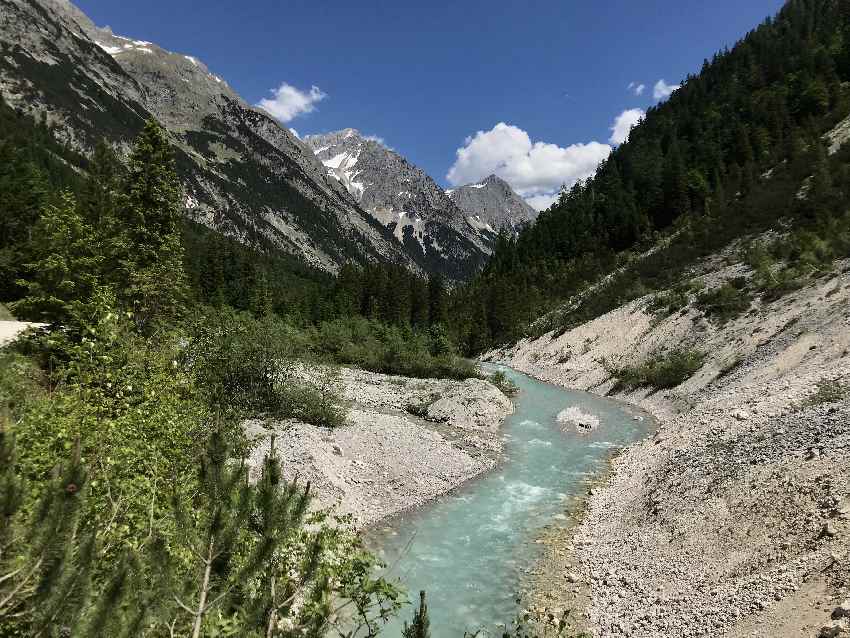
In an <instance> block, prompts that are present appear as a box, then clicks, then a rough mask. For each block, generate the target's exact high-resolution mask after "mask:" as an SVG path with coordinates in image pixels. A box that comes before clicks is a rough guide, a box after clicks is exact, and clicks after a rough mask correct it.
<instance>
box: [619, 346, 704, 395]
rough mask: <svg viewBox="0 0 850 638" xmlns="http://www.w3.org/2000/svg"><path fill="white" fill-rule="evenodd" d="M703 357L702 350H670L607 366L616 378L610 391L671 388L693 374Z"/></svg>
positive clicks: (700, 365)
mask: <svg viewBox="0 0 850 638" xmlns="http://www.w3.org/2000/svg"><path fill="white" fill-rule="evenodd" d="M705 357H706V355H705V353H703V352H699V351H698V350H674V351H673V352H669V353H667V354H664V355H656V356H654V357H652V358H651V359H649V360H648V361H645V362H644V363H641V364H639V365H637V366H626V367H624V368H615V369H609V370H608V371H609V373H610V374H611V376H613V377H614V378H616V379H617V383H616V384H615V385H614V387H613V388H612V389H611V390H612V392H619V391H621V390H632V389H635V388H652V389H654V390H662V389H666V388H675V387H676V386H678V385H680V384H682V383H684V382H685V381H686V380H688V379H690V378H691V377H692V376H694V373H695V372H696V371H697V370H699V369H700V368H701V367H702V364H703V363H704V362H705Z"/></svg>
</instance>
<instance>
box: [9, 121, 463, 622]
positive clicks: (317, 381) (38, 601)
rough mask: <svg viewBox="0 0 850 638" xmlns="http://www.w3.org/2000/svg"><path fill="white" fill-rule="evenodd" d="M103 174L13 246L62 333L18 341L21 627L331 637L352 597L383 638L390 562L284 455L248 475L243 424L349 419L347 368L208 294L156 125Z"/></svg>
mask: <svg viewBox="0 0 850 638" xmlns="http://www.w3.org/2000/svg"><path fill="white" fill-rule="evenodd" d="M36 139H37V138H36ZM28 167H29V168H28ZM4 168H9V167H8V166H7V167H4ZM30 168H31V165H30V164H28V163H26V162H23V163H21V164H19V165H17V169H20V171H22V172H23V174H28V171H30ZM89 169H90V170H89V172H88V173H87V176H86V177H84V178H78V177H75V176H74V175H71V176H70V177H69V180H68V183H66V184H62V185H61V187H62V188H61V190H57V191H55V192H54V191H52V190H51V189H50V188H49V184H48V183H47V182H44V185H45V188H44V192H43V199H42V201H41V202H40V203H39V207H38V209H37V210H34V214H35V215H36V219H35V221H34V225H33V226H32V228H31V232H29V233H28V235H29V240H28V241H25V242H23V244H22V245H21V246H17V247H9V246H6V247H5V248H6V249H8V250H13V249H14V250H16V251H17V252H16V253H15V254H16V257H15V259H16V260H17V259H24V255H25V256H26V258H25V260H24V261H23V265H22V264H21V263H18V262H17V261H15V262H14V263H13V262H12V261H10V262H8V263H9V266H10V268H12V269H13V270H14V271H15V272H16V277H17V279H16V284H15V287H14V288H7V289H6V294H8V296H9V297H10V298H12V299H13V300H14V301H13V307H14V308H15V309H16V310H17V311H18V312H20V313H22V315H23V316H24V317H26V318H33V319H40V320H42V321H45V322H47V323H48V324H50V327H49V328H47V329H44V330H38V331H35V332H34V333H32V334H30V335H29V336H26V337H24V338H22V339H21V340H19V341H18V342H17V343H15V344H13V346H12V347H11V348H6V349H4V350H3V351H2V352H0V438H2V440H0V457H2V468H0V480H1V481H2V483H0V485H2V491H0V497H2V504H3V508H2V520H0V616H2V626H3V630H2V633H3V635H4V636H53V635H86V636H124V635H126V636H136V635H141V634H144V635H147V636H154V637H156V636H169V635H192V636H199V635H206V636H212V635H239V636H273V635H292V634H293V633H298V634H302V635H311V636H319V635H324V634H325V633H326V632H327V631H328V630H329V629H330V625H331V624H333V623H335V622H337V620H336V619H337V615H336V611H337V606H338V605H339V604H345V605H349V606H352V607H353V609H354V610H355V614H354V617H355V618H357V619H359V620H358V621H356V622H363V623H365V624H366V625H369V627H370V629H369V632H370V633H373V629H374V628H376V627H379V626H380V624H381V622H382V620H383V619H386V618H387V617H388V616H389V615H390V614H393V613H395V612H396V611H397V610H398V608H399V606H400V600H401V599H400V596H399V592H398V591H397V590H396V589H395V588H394V587H393V586H390V585H389V584H388V583H387V582H385V581H383V580H381V579H376V578H375V577H374V573H375V570H376V567H377V561H376V559H375V558H374V557H372V556H371V555H370V554H368V553H366V552H365V551H364V550H363V549H362V547H361V545H360V541H359V539H358V538H357V537H356V536H354V535H353V534H352V533H350V532H347V531H345V530H346V529H347V528H345V527H339V528H337V527H329V526H328V521H327V519H326V515H311V516H310V517H307V515H306V511H307V509H306V508H307V504H308V502H309V486H305V487H304V488H302V487H299V486H297V485H296V484H292V483H287V482H285V481H283V480H282V479H281V477H280V468H279V463H278V461H277V459H276V458H275V456H274V452H272V454H271V456H270V457H269V458H267V459H266V461H265V464H264V466H263V472H262V476H261V478H260V480H259V481H258V482H257V483H256V484H253V485H252V484H250V483H249V482H248V481H247V480H246V478H247V472H248V466H247V465H246V464H245V463H244V461H243V460H242V459H244V457H245V455H246V454H248V453H249V452H250V445H249V443H248V441H247V440H246V439H245V436H244V434H243V432H242V429H241V425H240V424H241V421H242V420H243V419H245V418H246V417H259V418H268V417H280V416H295V417H297V418H302V419H304V420H307V421H310V422H313V423H318V424H321V425H325V426H335V425H340V424H341V423H342V422H344V419H345V411H344V406H343V405H342V403H341V400H340V398H339V397H338V396H337V394H336V386H337V383H336V379H335V377H334V372H333V368H324V370H326V372H320V373H318V374H312V376H308V377H305V378H303V379H302V378H301V376H303V375H296V374H295V373H294V370H295V369H296V368H297V366H298V365H299V364H296V363H294V362H293V358H294V357H296V356H300V357H306V356H308V355H310V354H312V350H313V349H312V346H311V343H310V341H309V326H307V325H298V324H296V323H295V322H294V321H290V320H286V319H282V318H280V317H278V316H276V315H274V314H269V313H267V312H265V311H263V312H261V311H260V308H261V307H260V306H258V307H257V311H256V312H255V313H254V314H251V313H249V312H238V311H235V310H233V309H230V308H227V307H226V306H222V307H219V308H215V307H211V306H201V305H198V304H197V303H196V302H195V299H196V292H195V291H193V290H192V287H191V285H190V284H189V282H190V281H191V278H190V277H189V276H187V274H186V271H185V269H184V259H183V255H184V253H183V247H182V241H183V234H182V232H181V225H180V219H181V215H182V207H181V205H180V201H179V196H178V195H179V191H178V189H177V181H176V177H175V168H174V164H173V162H172V160H171V156H170V152H169V149H168V144H167V142H166V140H165V137H164V135H163V132H162V131H161V129H160V128H159V127H158V126H157V125H156V124H154V123H152V122H149V123H148V124H146V125H145V127H144V129H143V131H142V132H141V133H140V135H139V138H138V140H137V142H136V145H135V147H134V150H133V153H132V155H131V160H130V163H129V165H128V167H127V169H126V170H123V169H121V167H120V166H119V165H118V164H117V163H116V162H115V160H114V156H112V155H111V153H110V152H109V151H108V149H106V148H105V147H102V148H100V149H99V150H98V152H97V153H96V155H95V157H94V159H93V160H92V162H91V164H90V166H89ZM36 177H37V176H36ZM68 184H70V185H71V186H68ZM19 210H20V209H18V211H19ZM6 213H8V215H7V216H5V215H6ZM14 213H15V210H14V209H11V208H10V209H6V210H5V212H4V216H3V217H0V221H3V222H4V223H5V224H6V226H5V227H4V228H5V229H7V230H8V229H9V228H10V224H9V223H7V222H13V221H14V219H15V215H14ZM16 295H17V296H16ZM263 307H265V306H263ZM443 354H445V355H446V356H448V355H449V353H448V351H447V352H445V353H443ZM199 459H200V464H199ZM295 601H299V604H298V605H296V604H295Z"/></svg>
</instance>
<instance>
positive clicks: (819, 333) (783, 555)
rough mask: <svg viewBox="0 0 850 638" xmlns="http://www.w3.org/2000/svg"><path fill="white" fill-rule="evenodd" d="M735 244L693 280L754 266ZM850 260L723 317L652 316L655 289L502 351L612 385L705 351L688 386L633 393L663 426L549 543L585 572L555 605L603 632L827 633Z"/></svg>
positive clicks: (835, 598) (846, 458) (841, 487)
mask: <svg viewBox="0 0 850 638" xmlns="http://www.w3.org/2000/svg"><path fill="white" fill-rule="evenodd" d="M735 254H736V253H735V251H734V250H732V249H730V250H729V251H728V254H726V255H720V256H718V257H716V258H714V259H712V260H708V261H706V262H705V263H703V264H702V265H701V266H700V268H698V269H697V270H696V271H695V272H692V273H688V276H691V277H694V278H696V279H697V280H699V281H702V282H703V283H705V284H706V285H707V286H709V287H711V286H715V285H717V284H718V282H720V281H723V280H725V279H729V278H732V277H736V276H743V277H747V276H749V272H748V271H747V269H746V268H745V267H744V266H743V265H741V264H734V263H733V265H729V266H727V265H724V264H725V263H730V262H734V261H735V259H734V255H735ZM848 266H850V263H848V262H844V263H838V264H837V265H836V268H835V271H834V273H833V274H832V275H829V276H826V277H823V278H821V279H818V280H814V281H813V282H812V283H811V284H810V285H809V286H807V287H806V288H804V289H801V290H798V291H796V292H794V293H792V294H789V295H787V296H785V297H782V298H780V299H778V300H776V301H772V302H767V301H763V300H759V299H757V300H756V301H755V302H754V304H753V306H752V308H751V309H750V311H749V312H748V313H745V314H742V315H741V316H739V317H737V318H735V319H733V320H731V321H729V322H728V323H726V324H724V325H718V324H716V323H714V322H711V321H708V320H707V319H706V318H705V317H704V316H703V315H702V313H701V312H700V311H699V310H697V309H696V308H694V307H693V306H688V307H687V308H686V309H685V310H683V311H682V312H677V313H675V314H673V315H670V316H666V317H664V316H657V315H653V314H652V313H651V312H649V311H648V310H647V309H646V306H647V303H648V301H649V299H648V298H643V299H638V300H635V301H633V302H631V303H629V304H626V305H624V306H622V307H621V308H618V309H616V310H614V311H612V312H610V313H608V314H606V315H603V316H601V317H599V318H597V319H594V320H592V321H589V322H587V323H585V324H583V325H580V326H578V327H576V328H575V329H573V330H568V331H566V332H564V333H563V334H560V335H558V334H556V333H549V334H547V335H544V336H543V337H542V338H540V339H537V340H534V341H528V340H526V341H522V342H520V343H519V344H518V345H517V346H516V347H514V348H511V349H509V350H505V351H502V352H494V353H491V357H490V358H492V359H498V360H501V361H504V362H506V363H508V364H509V365H512V366H514V367H516V368H518V369H520V370H522V371H524V372H527V373H530V374H532V375H533V376H536V377H538V378H541V379H544V380H547V381H551V382H553V383H557V384H560V385H563V386H567V387H574V388H582V389H587V390H590V391H592V392H597V393H600V394H606V393H609V392H610V391H611V390H612V387H613V386H614V380H613V379H611V377H610V373H609V372H608V370H610V369H611V368H617V367H622V366H624V365H633V364H637V363H640V362H643V361H645V360H646V359H647V358H648V357H650V356H653V355H655V354H657V353H659V352H664V351H665V350H673V349H677V348H694V349H699V350H701V351H703V352H704V353H706V355H707V356H706V359H705V363H704V364H703V366H702V368H701V369H700V370H699V371H697V373H696V374H695V375H694V376H693V377H692V378H690V379H688V380H687V381H685V382H684V383H682V384H681V385H680V386H679V387H677V388H674V389H672V390H665V391H659V392H652V391H650V390H640V391H634V392H630V393H627V394H621V395H619V398H623V399H626V400H628V401H631V402H633V403H636V404H640V405H641V406H643V407H645V408H646V409H648V410H650V411H651V412H652V413H653V414H654V415H655V416H656V417H657V418H658V421H659V424H660V426H659V429H658V432H657V434H656V436H655V437H654V438H652V439H651V440H647V441H645V442H642V443H638V444H636V445H634V446H632V447H630V448H629V449H627V450H626V451H625V452H624V453H623V454H621V455H620V456H619V457H618V458H616V460H615V461H614V463H613V469H612V475H611V477H610V479H609V480H608V481H607V483H605V484H604V485H602V486H599V487H596V488H594V489H593V490H592V494H591V495H590V496H589V497H588V500H587V503H586V510H585V513H584V516H583V519H582V523H581V525H580V526H579V527H578V528H577V529H576V530H573V531H570V532H563V533H559V534H555V535H554V536H553V537H551V538H549V539H548V540H547V542H548V543H549V544H550V545H551V549H552V551H551V554H552V555H553V556H556V557H557V556H561V555H562V554H563V555H567V554H569V555H570V561H571V562H570V570H571V571H573V572H575V574H576V575H578V576H579V579H580V581H581V582H580V583H570V582H569V580H568V579H563V578H560V579H558V578H557V575H552V577H551V578H549V579H548V580H547V583H548V585H547V587H549V590H547V591H545V592H542V593H543V594H546V595H547V596H550V597H554V599H555V600H554V602H553V600H552V598H547V599H546V600H548V604H550V605H551V604H557V606H560V607H562V608H564V607H576V606H577V607H579V608H583V609H584V611H585V612H586V614H587V617H586V618H585V619H584V620H585V622H586V626H587V627H589V628H590V629H591V630H592V631H593V633H594V635H595V636H598V637H607V636H642V637H654V636H659V637H660V636H698V635H721V634H722V635H728V636H740V637H742V638H743V637H744V636H771V637H785V636H798V635H810V636H815V635H818V632H819V630H820V628H821V627H822V626H825V625H828V626H832V625H831V624H830V622H833V623H834V622H835V621H830V618H829V616H830V613H831V612H832V611H833V609H834V608H836V606H837V605H839V604H840V603H841V602H842V601H843V600H844V599H846V592H847V588H848V586H850V556H848V547H850V518H848V515H850V509H848V507H850V310H848V309H850V272H848V271H850V268H848ZM606 363H607V364H608V365H606ZM555 564H556V563H554V562H553V563H550V566H551V565H555ZM555 582H558V583H560V584H559V585H557V586H556V585H553V584H552V583H555ZM583 593H586V594H588V596H589V597H588V598H587V599H586V603H585V604H582V602H581V601H582V594H583ZM841 622H844V621H841ZM839 624H840V623H839Z"/></svg>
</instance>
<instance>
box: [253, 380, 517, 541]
mask: <svg viewBox="0 0 850 638" xmlns="http://www.w3.org/2000/svg"><path fill="white" fill-rule="evenodd" d="M340 385H341V388H342V391H343V395H344V398H345V400H346V402H347V403H348V405H349V407H350V410H349V415H348V424H347V425H345V426H342V427H339V428H333V429H329V428H320V427H316V426H312V425H308V424H306V423H300V422H297V421H284V422H273V423H269V424H264V423H260V422H251V423H248V424H247V426H246V429H247V432H248V434H249V436H251V437H257V438H258V439H260V443H259V444H258V445H257V446H256V448H255V450H254V452H253V453H252V456H251V462H252V464H253V465H254V466H255V467H259V465H260V463H261V461H262V458H263V456H264V455H265V454H266V453H268V450H269V441H270V436H271V435H272V434H273V435H274V436H275V441H276V449H277V451H278V455H279V456H280V459H281V463H282V467H283V472H284V475H285V476H286V477H287V478H288V479H293V478H295V477H296V476H297V477H299V480H300V481H302V482H304V481H310V483H311V486H312V488H313V492H314V504H315V506H316V507H320V508H329V507H333V508H334V511H335V512H336V513H338V514H341V515H350V516H351V517H352V522H353V524H354V526H355V527H357V528H358V529H359V528H363V527H365V526H369V525H373V524H375V523H376V522H378V521H380V520H382V519H385V518H387V517H390V516H393V515H396V514H398V513H400V512H402V511H404V510H407V509H410V508H412V507H417V506H419V505H422V504H424V503H426V502H428V501H430V500H432V499H434V498H436V497H438V496H440V495H442V494H445V493H447V492H449V491H451V490H453V489H454V488H456V487H458V486H459V485H461V484H463V483H465V482H466V481H469V480H470V479H472V478H474V477H476V476H479V475H480V474H483V473H484V472H487V471H489V470H491V469H493V468H494V467H495V466H496V463H497V462H498V460H499V457H500V455H501V452H502V445H503V441H502V436H501V434H500V425H501V423H502V421H503V420H504V419H505V417H506V416H507V415H508V414H511V413H512V412H513V404H512V403H511V401H510V399H508V397H506V396H505V395H504V394H503V393H502V392H501V391H500V390H499V389H498V388H496V387H495V386H494V385H493V384H491V383H490V382H488V381H484V380H481V379H467V380H465V381H453V380H445V379H409V378H406V377H398V376H389V375H382V374H376V373H372V372H365V371H363V370H356V369H352V368H343V369H342V371H341V378H340Z"/></svg>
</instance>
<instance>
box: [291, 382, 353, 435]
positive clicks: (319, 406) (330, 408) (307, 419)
mask: <svg viewBox="0 0 850 638" xmlns="http://www.w3.org/2000/svg"><path fill="white" fill-rule="evenodd" d="M286 386H287V387H286V388H284V389H283V390H281V395H282V396H283V397H285V404H286V406H285V408H284V410H283V412H284V414H285V415H286V416H289V417H292V418H295V419H298V420H299V421H303V422H304V423H309V424H311V425H318V426H320V427H325V428H335V427H339V426H342V425H345V423H346V417H347V414H348V411H347V410H346V408H345V405H344V400H343V397H342V394H341V393H340V391H339V389H338V388H339V372H338V370H336V369H334V368H325V369H322V370H320V371H319V373H318V374H317V375H316V376H315V378H313V379H311V380H309V381H307V382H303V383H295V382H286Z"/></svg>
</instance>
